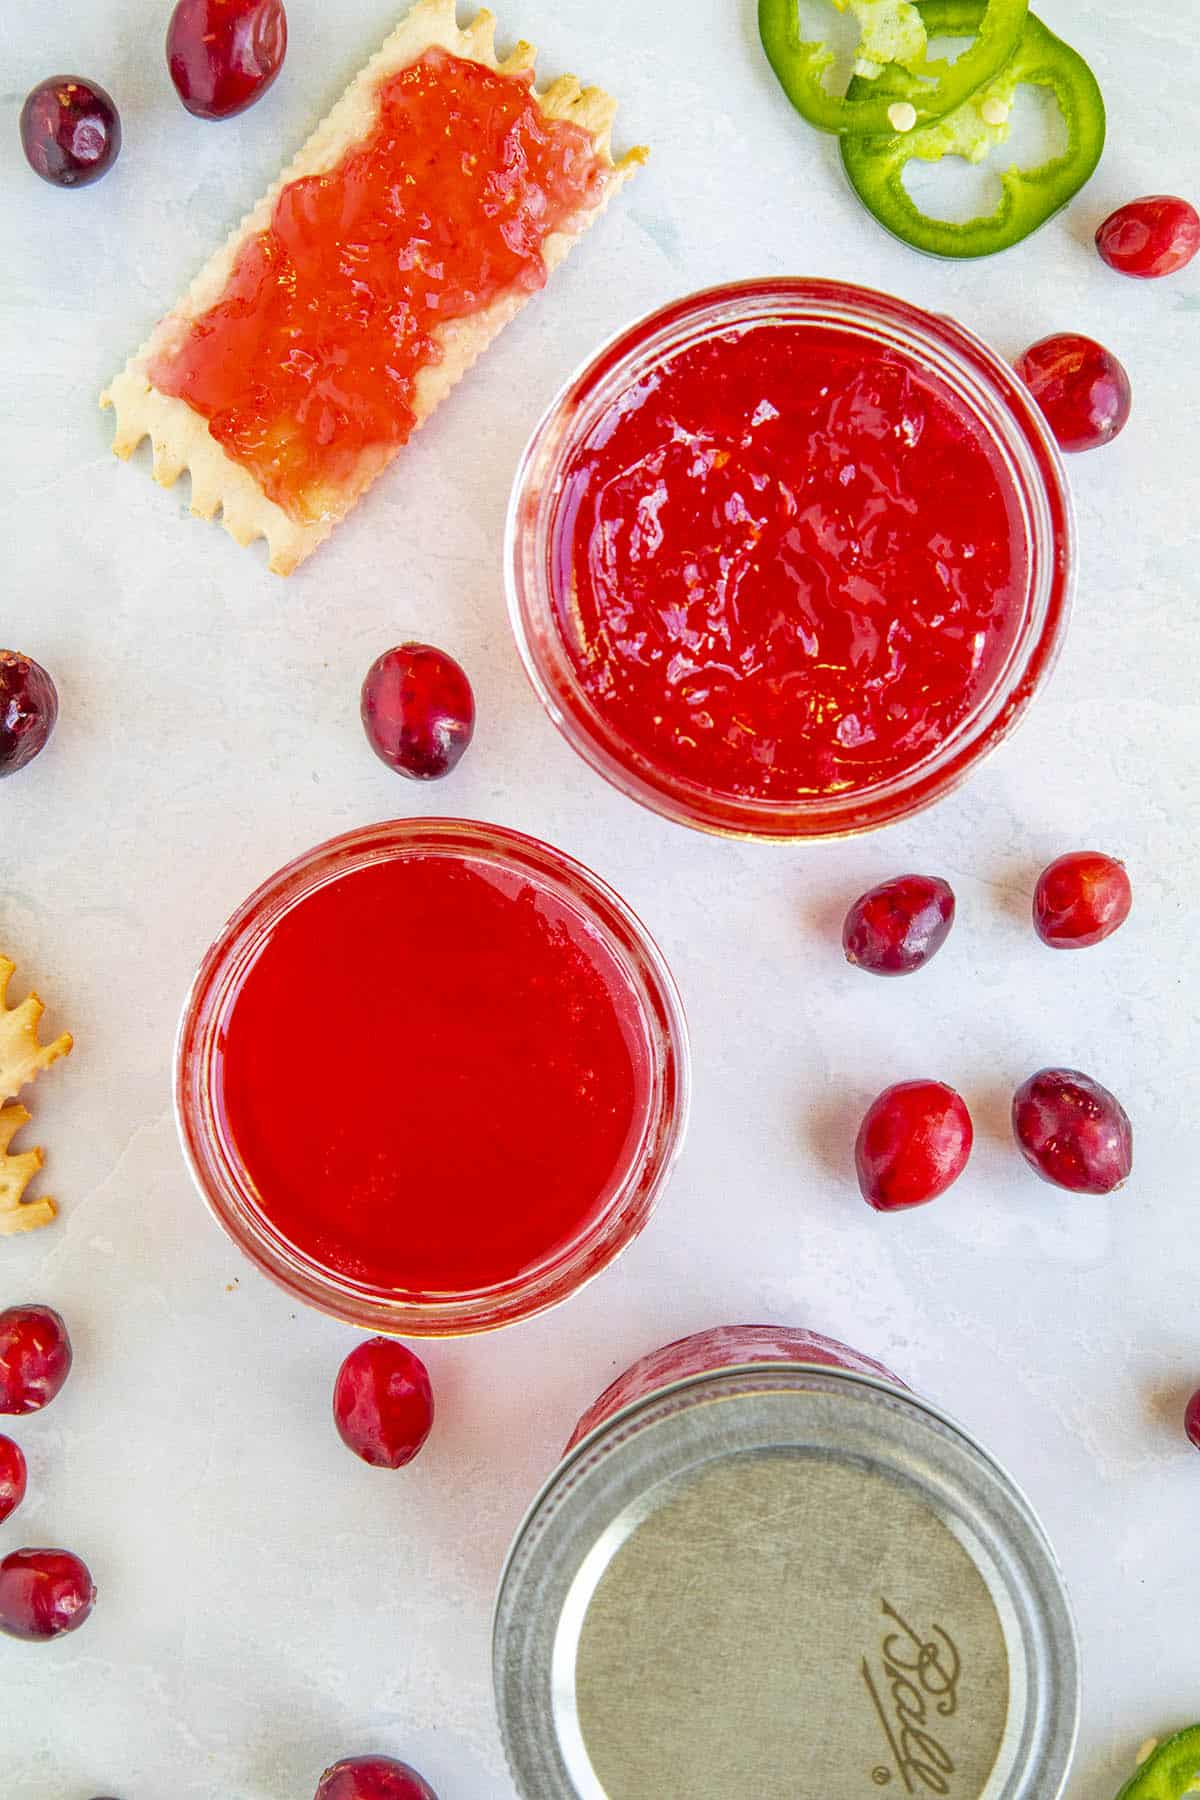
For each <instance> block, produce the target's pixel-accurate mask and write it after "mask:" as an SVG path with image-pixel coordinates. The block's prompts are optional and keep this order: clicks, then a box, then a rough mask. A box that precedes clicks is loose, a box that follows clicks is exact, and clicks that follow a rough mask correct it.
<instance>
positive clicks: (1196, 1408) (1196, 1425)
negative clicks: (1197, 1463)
mask: <svg viewBox="0 0 1200 1800" xmlns="http://www.w3.org/2000/svg"><path fill="white" fill-rule="evenodd" d="M1183 1429H1184V1430H1185V1431H1186V1432H1187V1434H1188V1441H1189V1442H1190V1443H1192V1444H1194V1445H1195V1447H1196V1449H1197V1450H1200V1388H1197V1390H1196V1392H1195V1393H1194V1394H1193V1395H1192V1397H1191V1399H1190V1400H1189V1401H1188V1403H1187V1408H1186V1410H1185V1412H1184V1415H1183Z"/></svg>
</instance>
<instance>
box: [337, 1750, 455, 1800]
mask: <svg viewBox="0 0 1200 1800" xmlns="http://www.w3.org/2000/svg"><path fill="white" fill-rule="evenodd" d="M316 1800H437V1795H436V1794H435V1793H434V1791H433V1789H432V1788H431V1787H430V1785H429V1783H428V1782H427V1781H423V1780H422V1779H421V1777H420V1776H419V1775H418V1774H417V1771H416V1770H415V1769H413V1768H410V1767H409V1765H408V1763H402V1762H396V1761H395V1760H394V1759H393V1758H392V1757H390V1756H350V1757H347V1759H346V1761H345V1762H340V1763H335V1764H334V1765H333V1767H332V1769H326V1771H325V1773H324V1774H323V1775H322V1777H321V1782H320V1786H319V1787H318V1788H317V1793H316Z"/></svg>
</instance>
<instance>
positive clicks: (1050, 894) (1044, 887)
mask: <svg viewBox="0 0 1200 1800" xmlns="http://www.w3.org/2000/svg"><path fill="white" fill-rule="evenodd" d="M1132 905H1133V889H1132V887H1131V886H1130V884H1129V876H1128V875H1127V874H1126V872H1125V864H1124V863H1119V862H1116V861H1115V860H1114V859H1113V858H1112V857H1111V856H1105V855H1103V853H1102V852H1101V851H1099V850H1075V851H1072V853H1071V854H1070V855H1069V856H1060V857H1059V858H1058V860H1057V862H1052V863H1051V864H1050V866H1049V868H1047V869H1043V870H1042V872H1041V874H1040V875H1039V876H1038V883H1037V887H1036V889H1035V890H1034V895H1033V928H1034V930H1035V931H1036V932H1037V934H1038V936H1039V937H1040V938H1041V940H1042V942H1043V944H1049V945H1050V947H1051V949H1052V950H1084V949H1086V948H1087V947H1088V946H1089V945H1090V944H1102V943H1103V942H1104V940H1105V938H1107V937H1111V936H1112V934H1113V932H1114V931H1117V930H1119V929H1120V927H1121V926H1122V925H1123V924H1124V923H1125V921H1126V919H1127V918H1128V917H1129V910H1130V908H1131V907H1132Z"/></svg>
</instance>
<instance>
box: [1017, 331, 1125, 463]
mask: <svg viewBox="0 0 1200 1800" xmlns="http://www.w3.org/2000/svg"><path fill="white" fill-rule="evenodd" d="M1017 374H1018V375H1019V376H1020V377H1021V379H1022V381H1023V382H1024V383H1025V385H1026V386H1027V387H1028V388H1029V390H1030V392H1031V393H1032V395H1033V397H1034V399H1035V400H1036V401H1037V403H1038V405H1039V406H1040V407H1041V409H1042V411H1043V412H1044V413H1045V415H1046V420H1047V423H1048V424H1049V426H1050V429H1051V431H1052V432H1053V433H1054V435H1055V437H1056V438H1057V439H1058V443H1059V447H1060V448H1061V449H1063V450H1098V449H1099V448H1100V446H1101V445H1102V444H1111V443H1112V440H1113V439H1114V438H1115V437H1116V436H1117V434H1118V433H1119V432H1121V431H1124V429H1125V426H1126V425H1127V424H1128V422H1129V409H1130V407H1131V405H1132V404H1133V390H1132V388H1131V387H1130V385H1129V377H1128V375H1127V374H1126V373H1125V370H1124V369H1123V368H1122V366H1121V364H1120V363H1119V362H1118V361H1117V359H1116V357H1115V356H1114V355H1113V353H1112V351H1111V350H1106V349H1105V348H1104V346H1103V344H1098V343H1096V341H1095V339H1094V338H1087V337H1080V336H1079V334H1078V332H1073V331H1064V332H1061V333H1060V334H1059V335H1058V336H1057V337H1048V338H1042V339H1041V341H1040V342H1039V343H1036V344H1034V345H1032V346H1031V347H1030V349H1028V350H1027V351H1026V352H1025V354H1024V356H1022V357H1021V358H1020V360H1019V361H1018V363H1017Z"/></svg>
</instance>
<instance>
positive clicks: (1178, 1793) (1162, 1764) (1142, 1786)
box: [1117, 1725, 1200, 1800]
mask: <svg viewBox="0 0 1200 1800" xmlns="http://www.w3.org/2000/svg"><path fill="white" fill-rule="evenodd" d="M1197 1776H1200V1725H1192V1726H1190V1727H1189V1728H1188V1730H1187V1731H1180V1732H1177V1733H1176V1734H1175V1736H1174V1737H1172V1738H1168V1739H1167V1741H1166V1743H1165V1744H1160V1745H1159V1746H1158V1749H1157V1750H1155V1751H1154V1752H1153V1754H1152V1755H1151V1756H1149V1757H1148V1758H1147V1759H1146V1761H1145V1762H1144V1763H1143V1764H1142V1766H1141V1768H1140V1769H1139V1770H1138V1772H1137V1774H1136V1775H1135V1776H1134V1777H1133V1778H1132V1780H1130V1781H1127V1782H1126V1783H1125V1786H1124V1787H1123V1788H1122V1789H1121V1791H1120V1793H1119V1794H1118V1795H1117V1800H1183V1796H1184V1794H1186V1793H1189V1792H1190V1791H1191V1789H1192V1787H1193V1786H1194V1784H1195V1782H1196V1778H1197Z"/></svg>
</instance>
